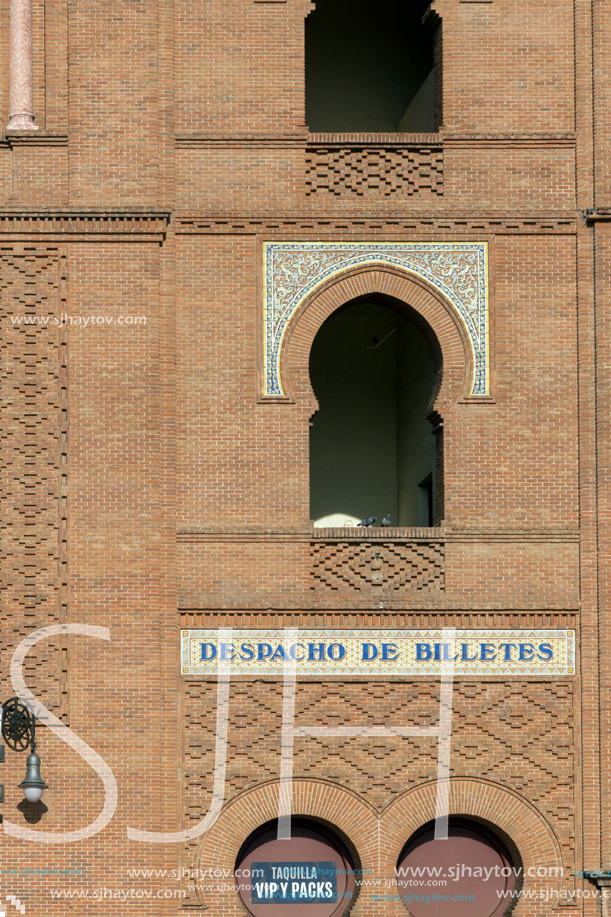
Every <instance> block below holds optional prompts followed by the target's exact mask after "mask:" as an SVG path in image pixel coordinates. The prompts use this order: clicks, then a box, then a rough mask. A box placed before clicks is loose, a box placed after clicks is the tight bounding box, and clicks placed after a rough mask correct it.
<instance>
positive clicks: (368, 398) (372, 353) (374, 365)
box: [310, 297, 443, 527]
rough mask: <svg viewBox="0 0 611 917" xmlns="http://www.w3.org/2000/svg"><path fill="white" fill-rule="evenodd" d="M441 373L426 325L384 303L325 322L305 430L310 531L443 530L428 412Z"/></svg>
mask: <svg viewBox="0 0 611 917" xmlns="http://www.w3.org/2000/svg"><path fill="white" fill-rule="evenodd" d="M427 332H428V333H427ZM440 366H441V352H440V350H439V346H438V344H437V341H436V339H434V338H433V335H432V332H431V331H430V329H429V328H428V326H426V328H425V327H424V323H423V322H420V323H419V322H418V321H417V318H416V316H415V314H414V316H413V317H410V316H409V315H408V314H407V313H406V312H405V311H399V310H398V309H396V308H393V307H392V300H389V299H388V298H382V297H380V298H379V299H378V300H376V299H375V298H372V297H368V298H367V300H366V301H361V300H355V301H353V302H352V303H349V304H348V305H346V306H345V307H344V308H343V309H340V310H339V311H337V312H335V313H334V314H333V315H332V316H330V318H328V319H327V321H326V322H325V323H324V325H323V326H322V327H321V328H320V330H319V332H318V334H317V335H316V338H315V339H314V343H313V345H312V350H311V354H310V379H311V382H312V387H313V389H314V393H315V395H316V397H317V399H318V405H319V409H318V411H317V412H316V414H315V415H314V417H313V419H312V424H311V430H310V512H311V519H312V520H313V522H314V525H315V526H317V527H327V526H345V525H358V523H359V522H361V521H362V520H364V519H366V518H367V517H375V519H376V523H377V525H381V524H383V521H384V524H391V525H393V526H432V525H438V524H439V522H440V520H441V517H442V512H443V509H442V506H443V500H442V496H443V495H442V493H441V490H442V485H443V475H442V473H441V472H442V461H443V456H442V445H441V427H440V424H439V422H438V421H439V418H438V417H431V416H430V414H429V411H430V405H431V401H432V398H433V395H434V392H435V388H436V381H437V379H438V371H439V370H440ZM431 421H433V422H434V423H435V426H433V424H432V422H431Z"/></svg>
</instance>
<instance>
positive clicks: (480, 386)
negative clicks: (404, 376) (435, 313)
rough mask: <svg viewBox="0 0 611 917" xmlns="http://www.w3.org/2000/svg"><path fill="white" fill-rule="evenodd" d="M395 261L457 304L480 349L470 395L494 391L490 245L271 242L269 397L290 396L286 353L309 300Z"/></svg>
mask: <svg viewBox="0 0 611 917" xmlns="http://www.w3.org/2000/svg"><path fill="white" fill-rule="evenodd" d="M375 265H377V266H382V267H383V266H388V267H393V268H397V267H398V268H401V269H403V270H404V271H406V272H408V273H410V274H414V275H416V276H417V277H421V278H422V279H423V280H425V281H426V282H427V283H429V284H431V285H432V286H434V287H436V289H437V290H439V292H440V293H441V294H442V295H443V296H444V297H445V299H446V300H447V301H448V302H449V303H450V304H451V305H452V307H453V308H454V309H455V311H456V314H457V315H458V317H459V318H460V320H461V322H462V323H463V325H464V327H465V329H466V331H467V335H468V338H469V341H470V343H471V350H472V352H473V365H474V373H473V380H472V384H471V394H472V395H476V396H485V395H488V394H489V384H488V246H487V243H485V242H373V243H371V242H265V243H264V309H265V316H264V327H265V332H264V333H265V340H264V361H265V396H266V397H271V398H274V397H279V398H282V397H284V395H285V392H284V388H283V385H282V379H281V377H280V358H281V354H282V346H283V343H284V338H285V334H286V331H287V328H288V327H289V325H290V323H291V320H292V319H293V317H294V315H295V313H296V312H297V310H298V308H299V306H300V305H301V303H302V302H303V300H304V299H305V298H306V296H308V295H309V294H310V293H312V291H313V290H315V289H316V288H317V287H318V286H320V285H321V284H322V283H324V282H326V281H328V280H329V279H330V278H332V277H334V276H337V275H340V274H342V273H343V272H344V271H346V270H349V269H354V268H355V267H371V266H375Z"/></svg>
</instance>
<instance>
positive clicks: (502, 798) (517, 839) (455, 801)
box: [380, 777, 562, 915]
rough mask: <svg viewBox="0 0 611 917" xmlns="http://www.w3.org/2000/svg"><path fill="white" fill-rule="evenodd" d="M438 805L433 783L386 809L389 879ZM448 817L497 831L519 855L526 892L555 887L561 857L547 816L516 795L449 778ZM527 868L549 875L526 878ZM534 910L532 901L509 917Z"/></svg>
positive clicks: (483, 782)
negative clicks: (412, 840) (454, 816)
mask: <svg viewBox="0 0 611 917" xmlns="http://www.w3.org/2000/svg"><path fill="white" fill-rule="evenodd" d="M436 801H437V782H436V781H435V780H431V781H427V782H426V783H420V784H418V785H417V786H414V787H412V788H410V789H409V790H406V792H405V793H403V794H402V795H401V796H400V797H398V798H396V799H394V800H393V801H392V802H391V803H389V805H388V806H387V807H386V808H385V809H384V811H383V812H382V814H381V818H380V830H381V834H382V836H383V837H384V846H383V851H382V858H381V869H382V872H384V873H386V874H389V873H391V872H392V871H393V870H394V868H395V866H396V864H397V860H398V858H399V855H400V853H401V850H402V849H403V846H404V845H405V843H406V842H407V841H408V840H409V838H410V837H411V835H412V834H413V833H414V832H415V831H417V830H418V829H419V828H421V827H422V825H425V824H426V823H427V822H430V821H432V820H433V819H434V818H435V807H436ZM449 813H450V815H456V816H463V817H466V818H471V819H473V820H474V821H480V822H482V823H483V824H487V825H489V826H490V827H491V828H493V829H494V828H497V829H499V831H500V834H501V837H502V838H503V840H504V841H505V843H506V845H507V847H508V849H509V850H510V852H511V853H514V852H515V851H517V853H519V859H520V861H521V862H520V863H519V865H521V866H523V870H524V885H525V887H526V888H527V889H531V888H533V889H534V888H551V887H556V888H557V887H558V886H559V884H560V881H561V880H560V876H559V873H560V872H561V867H562V851H561V848H560V844H559V842H558V839H557V838H556V835H555V833H554V831H553V829H552V827H551V826H550V824H549V822H548V821H547V819H546V818H545V816H544V815H543V814H542V813H541V812H539V810H538V809H536V808H535V806H534V805H533V804H532V803H531V802H530V801H529V800H527V799H526V798H525V797H523V796H521V795H520V794H519V793H517V792H516V791H515V790H511V789H509V788H508V787H505V786H502V785H501V784H498V783H494V782H492V781H489V780H483V779H477V778H473V777H453V778H451V779H450V793H449ZM531 868H534V869H542V870H548V869H549V870H551V872H550V873H549V874H547V875H541V876H529V875H528V870H529V869H531ZM532 906H533V902H532V901H530V902H529V901H528V900H525V899H523V900H521V901H519V902H518V903H517V904H516V906H515V908H514V909H513V910H512V912H511V913H512V915H514V914H515V915H519V914H524V915H526V914H527V913H528V914H531V913H535V911H533V910H532ZM529 908H531V910H529ZM537 913H539V912H538V911H537Z"/></svg>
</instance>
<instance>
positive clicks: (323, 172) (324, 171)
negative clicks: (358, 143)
mask: <svg viewBox="0 0 611 917" xmlns="http://www.w3.org/2000/svg"><path fill="white" fill-rule="evenodd" d="M421 191H428V192H430V193H432V194H438V195H441V194H443V150H442V149H441V147H411V148H409V149H367V148H364V147H356V148H355V147H344V148H341V147H331V148H329V147H313V148H310V149H308V151H307V154H306V195H308V196H309V195H312V194H318V193H320V192H323V193H324V192H326V193H327V194H331V195H334V196H335V197H343V196H345V195H346V194H354V195H356V196H357V197H365V196H366V195H381V196H382V197H390V196H392V195H394V194H400V195H401V196H405V195H413V194H418V193H419V192H421Z"/></svg>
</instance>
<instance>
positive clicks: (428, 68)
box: [305, 0, 440, 132]
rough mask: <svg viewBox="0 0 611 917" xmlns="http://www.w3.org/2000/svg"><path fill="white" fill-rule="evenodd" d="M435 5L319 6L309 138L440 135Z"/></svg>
mask: <svg viewBox="0 0 611 917" xmlns="http://www.w3.org/2000/svg"><path fill="white" fill-rule="evenodd" d="M429 3H430V0H410V2H409V3H408V2H405V0H386V2H384V3H382V4H380V3H376V2H375V0H316V9H315V10H314V12H312V13H311V14H310V16H309V17H308V18H307V20H306V35H305V82H306V123H307V125H308V127H309V129H310V130H311V131H319V132H343V131H344V132H364V131H379V132H382V131H383V132H388V131H410V132H421V131H425V132H428V131H434V130H437V129H438V127H439V123H438V122H439V118H438V117H436V115H435V108H436V99H435V96H436V95H438V94H439V92H438V90H439V86H437V85H436V83H437V82H438V81H437V80H436V79H435V69H436V59H438V58H439V57H440V53H439V47H440V32H439V28H438V27H437V28H434V27H433V25H432V20H433V18H434V17H431V16H429V17H425V14H426V11H427V9H428V7H429ZM423 19H425V20H426V21H424V22H423ZM438 63H439V61H438V60H437V66H438ZM438 107H439V105H438V100H437V108H438ZM436 122H437V123H436Z"/></svg>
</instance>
